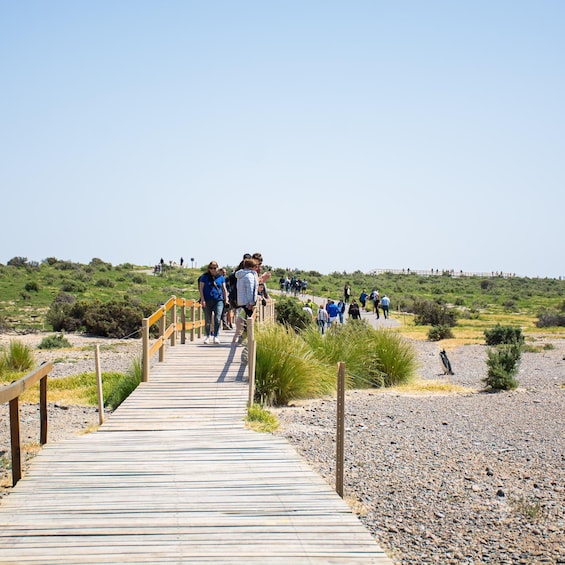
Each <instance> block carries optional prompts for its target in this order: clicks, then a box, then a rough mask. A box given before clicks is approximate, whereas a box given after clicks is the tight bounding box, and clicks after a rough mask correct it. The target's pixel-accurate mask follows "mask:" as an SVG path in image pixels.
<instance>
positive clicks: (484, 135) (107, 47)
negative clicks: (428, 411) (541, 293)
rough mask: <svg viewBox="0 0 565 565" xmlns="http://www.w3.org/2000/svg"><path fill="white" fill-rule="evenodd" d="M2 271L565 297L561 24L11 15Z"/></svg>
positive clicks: (98, 3) (374, 2) (321, 16)
mask: <svg viewBox="0 0 565 565" xmlns="http://www.w3.org/2000/svg"><path fill="white" fill-rule="evenodd" d="M0 26H1V27H0V77H1V78H0V80H1V88H0V185H1V189H2V192H1V206H2V208H1V218H2V234H1V238H0V262H1V263H5V262H6V261H8V260H9V259H10V258H12V257H15V256H24V257H28V259H30V260H36V261H41V260H42V259H45V258H46V257H57V258H59V259H69V260H73V261H79V262H88V261H90V259H92V258H93V257H99V258H101V259H104V260H105V261H109V262H112V263H114V264H119V263H123V262H132V263H135V264H139V265H152V264H154V263H156V262H158V260H159V259H160V258H161V257H163V258H164V259H165V261H169V260H176V261H178V260H179V259H180V257H181V256H183V257H184V258H185V259H186V260H189V259H190V258H191V257H194V258H195V259H196V262H197V264H198V265H202V264H204V263H207V262H208V261H209V260H211V259H215V260H217V261H219V262H220V263H221V264H228V265H234V264H236V263H237V262H238V261H239V260H240V258H241V255H242V254H243V253H245V252H251V253H253V252H255V251H260V252H262V253H263V256H264V257H265V260H266V262H267V263H268V264H271V265H274V266H278V267H297V268H301V269H316V270H319V271H321V272H323V273H329V272H333V271H343V270H345V271H348V272H351V271H354V270H357V269H359V270H361V271H368V270H370V269H373V268H411V269H430V268H438V269H455V270H460V269H461V270H464V271H487V272H490V271H504V272H515V273H517V274H518V275H527V276H551V277H553V276H560V275H565V265H564V259H563V257H564V254H563V240H564V235H563V234H564V229H563V227H562V226H563V223H564V210H565V182H564V181H565V159H564V157H565V138H564V132H565V112H564V101H565V33H564V30H565V2H564V1H562V0H536V1H535V2H532V1H530V0H528V1H525V0H467V1H465V0H458V1H452V0H435V1H434V0H430V1H427V0H405V1H398V2H390V1H381V0H366V1H361V0H347V1H345V0H342V1H332V0H310V1H308V0H284V1H283V0H280V1H275V0H262V1H249V0H238V1H233V0H230V1H227V0H217V1H209V2H208V1H204V2H203V1H198V2H196V1H190V0H183V1H181V0H162V1H157V0H154V1H144V0H119V1H114V0H90V1H76V0H72V1H71V0H50V1H44V0H37V1H31V0H18V1H14V0H0Z"/></svg>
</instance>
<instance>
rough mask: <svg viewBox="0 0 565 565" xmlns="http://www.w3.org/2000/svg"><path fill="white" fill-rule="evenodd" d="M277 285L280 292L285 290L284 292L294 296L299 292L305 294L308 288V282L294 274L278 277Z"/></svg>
mask: <svg viewBox="0 0 565 565" xmlns="http://www.w3.org/2000/svg"><path fill="white" fill-rule="evenodd" d="M279 286H280V290H281V292H285V293H286V294H290V293H291V292H292V294H294V296H298V295H299V294H306V290H307V289H308V282H307V281H306V280H304V279H297V278H296V277H295V276H294V275H293V276H292V277H289V276H288V275H287V276H286V277H281V278H280V279H279Z"/></svg>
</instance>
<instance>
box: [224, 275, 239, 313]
mask: <svg viewBox="0 0 565 565" xmlns="http://www.w3.org/2000/svg"><path fill="white" fill-rule="evenodd" d="M226 286H227V287H228V302H229V303H230V306H231V307H232V308H237V278H236V276H235V273H232V274H231V275H230V276H229V277H228V278H227V280H226Z"/></svg>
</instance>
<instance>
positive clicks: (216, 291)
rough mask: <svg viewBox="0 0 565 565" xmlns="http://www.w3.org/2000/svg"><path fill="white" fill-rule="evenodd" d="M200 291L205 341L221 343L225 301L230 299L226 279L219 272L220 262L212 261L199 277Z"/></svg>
mask: <svg viewBox="0 0 565 565" xmlns="http://www.w3.org/2000/svg"><path fill="white" fill-rule="evenodd" d="M198 290H199V291H200V304H202V308H203V309H204V333H205V334H206V338H205V339H204V343H210V340H213V343H220V338H219V337H218V336H219V333H220V322H221V320H222V312H223V311H224V302H226V301H227V299H228V291H227V288H226V279H225V278H224V277H223V276H222V275H220V274H219V273H218V263H216V261H210V263H209V264H208V268H207V269H206V272H205V273H203V274H202V275H200V278H199V279H198ZM212 315H213V316H214V329H213V330H212V328H211V325H212Z"/></svg>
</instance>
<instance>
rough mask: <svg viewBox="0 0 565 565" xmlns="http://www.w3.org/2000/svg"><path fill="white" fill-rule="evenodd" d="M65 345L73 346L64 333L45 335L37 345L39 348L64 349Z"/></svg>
mask: <svg viewBox="0 0 565 565" xmlns="http://www.w3.org/2000/svg"><path fill="white" fill-rule="evenodd" d="M65 347H72V345H71V343H70V341H69V340H68V339H67V338H66V337H65V336H64V335H63V334H56V335H49V336H47V337H44V338H43V339H42V340H41V343H40V344H39V345H38V346H37V348H38V349H63V348H65Z"/></svg>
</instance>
